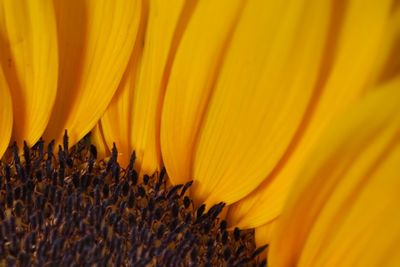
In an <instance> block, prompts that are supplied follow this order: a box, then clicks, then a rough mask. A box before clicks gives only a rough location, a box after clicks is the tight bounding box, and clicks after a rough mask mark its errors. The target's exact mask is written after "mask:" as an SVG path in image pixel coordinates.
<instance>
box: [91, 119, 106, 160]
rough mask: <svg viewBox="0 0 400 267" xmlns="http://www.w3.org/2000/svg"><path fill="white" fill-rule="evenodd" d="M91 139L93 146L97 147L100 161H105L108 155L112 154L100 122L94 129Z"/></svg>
mask: <svg viewBox="0 0 400 267" xmlns="http://www.w3.org/2000/svg"><path fill="white" fill-rule="evenodd" d="M91 138H92V140H91V141H92V143H93V145H95V146H96V149H97V158H98V159H104V158H105V157H106V156H107V155H109V154H110V151H109V149H108V147H107V144H106V142H105V139H104V134H103V129H102V125H101V123H100V122H99V123H97V124H96V126H95V127H94V128H93V129H92V131H91Z"/></svg>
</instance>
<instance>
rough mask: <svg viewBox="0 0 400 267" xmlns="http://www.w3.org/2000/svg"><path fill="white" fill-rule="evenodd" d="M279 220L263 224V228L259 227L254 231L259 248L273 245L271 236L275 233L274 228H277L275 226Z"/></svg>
mask: <svg viewBox="0 0 400 267" xmlns="http://www.w3.org/2000/svg"><path fill="white" fill-rule="evenodd" d="M278 220H279V218H278V219H276V220H273V221H270V222H268V223H266V224H263V225H261V226H258V227H256V228H255V229H254V231H255V233H254V234H255V240H256V246H257V247H261V246H264V245H266V244H270V243H271V236H272V233H273V231H274V228H275V227H276V226H275V225H276V224H277V221H278Z"/></svg>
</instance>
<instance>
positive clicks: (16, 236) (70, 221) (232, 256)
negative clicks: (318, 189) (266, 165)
mask: <svg viewBox="0 0 400 267" xmlns="http://www.w3.org/2000/svg"><path fill="white" fill-rule="evenodd" d="M88 140H89V138H85V139H84V140H82V141H81V142H80V143H78V144H77V145H76V146H74V147H72V148H71V149H69V148H68V138H67V135H65V137H64V145H63V146H59V147H58V151H57V152H55V151H54V142H51V143H49V144H48V146H47V150H46V151H45V148H44V142H43V141H42V140H41V141H39V142H38V143H37V144H36V145H35V146H34V147H33V148H28V146H26V145H25V146H24V149H23V157H21V158H20V156H19V151H18V148H17V146H16V145H14V146H13V147H12V148H10V154H11V155H10V156H9V158H10V159H9V162H7V163H4V162H3V163H1V166H0V220H1V221H0V264H1V265H3V264H6V265H8V266H15V265H18V266H32V265H34V266H110V265H112V266H114V265H115V266H247V265H249V266H254V265H260V266H262V265H265V262H259V261H258V260H257V256H258V255H259V254H260V253H261V252H262V250H263V249H264V248H260V249H257V250H256V249H255V245H254V234H253V231H249V230H248V231H240V230H239V229H237V228H236V229H235V230H234V231H232V232H230V231H227V224H226V222H225V221H224V220H222V221H221V220H220V219H219V218H218V215H219V214H220V212H221V211H222V209H223V207H224V204H223V203H220V204H217V205H215V206H213V207H211V208H210V209H209V210H208V211H207V212H205V206H204V205H203V206H200V207H199V208H197V209H195V208H194V207H193V204H192V201H191V199H190V198H189V197H188V196H187V195H186V194H185V192H186V191H187V189H188V188H189V187H190V186H191V182H189V183H187V184H185V185H177V186H167V183H166V175H165V171H161V173H159V174H158V173H156V174H154V175H152V176H148V175H145V176H144V177H143V179H141V180H142V181H140V182H139V181H138V175H137V172H136V171H135V170H134V168H133V166H134V161H135V154H133V155H132V157H131V161H130V164H129V166H128V167H127V168H126V169H123V168H121V167H120V166H119V164H118V162H117V149H116V148H115V146H114V148H113V150H112V155H111V157H110V159H109V160H108V161H107V162H105V161H102V160H100V161H98V160H97V152H96V148H95V147H94V146H93V145H91V144H90V143H89V141H88Z"/></svg>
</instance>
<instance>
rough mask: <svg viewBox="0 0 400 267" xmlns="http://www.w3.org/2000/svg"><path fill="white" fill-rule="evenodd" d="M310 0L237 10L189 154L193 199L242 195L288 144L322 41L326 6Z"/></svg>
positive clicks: (259, 4) (230, 198)
mask: <svg viewBox="0 0 400 267" xmlns="http://www.w3.org/2000/svg"><path fill="white" fill-rule="evenodd" d="M313 3H314V4H313V5H310V4H309V2H308V1H297V0H294V1H286V2H279V1H278V2H277V1H265V0H260V1H248V2H247V4H246V6H245V7H244V8H243V10H242V14H241V17H240V19H239V21H238V24H237V27H236V28H235V30H234V33H233V36H232V38H231V42H230V44H229V47H228V48H227V52H226V56H225V58H224V61H223V63H222V66H221V69H220V70H219V73H218V77H217V80H216V83H215V87H214V89H213V92H212V97H211V99H210V101H209V104H208V106H207V111H206V114H205V117H204V119H203V122H202V125H201V128H200V130H199V134H198V139H197V140H196V147H195V149H193V152H192V153H194V156H193V166H192V173H191V177H190V178H193V179H194V181H195V183H194V185H193V187H192V193H193V197H194V199H195V200H196V201H197V202H206V203H207V204H208V205H209V206H210V205H212V204H215V203H216V202H219V201H224V202H226V203H228V204H231V203H233V202H235V201H237V200H239V199H241V198H243V197H244V196H246V195H247V194H248V193H249V192H251V191H252V190H253V189H254V188H255V187H257V186H258V185H259V184H260V183H261V182H262V180H263V179H264V178H265V177H266V176H267V174H268V173H270V172H271V171H272V170H273V168H274V167H275V166H276V164H277V163H278V162H279V161H280V159H281V158H282V156H283V155H284V153H285V151H286V150H287V149H288V147H289V145H290V142H291V140H292V139H293V138H294V136H295V134H296V131H297V128H298V127H299V126H300V123H301V120H302V117H303V115H304V113H305V112H306V107H307V104H308V103H309V102H310V101H312V98H313V94H314V93H315V91H314V86H315V83H316V79H317V74H318V68H319V64H320V61H321V54H322V53H321V52H322V48H323V46H324V42H325V38H326V36H325V32H326V27H327V26H328V25H327V23H328V19H327V18H328V11H329V3H328V2H324V1H315V2H313ZM299 38H301V40H302V41H301V42H298V41H297V40H299ZM288 77H290V78H288ZM182 78H184V77H182Z"/></svg>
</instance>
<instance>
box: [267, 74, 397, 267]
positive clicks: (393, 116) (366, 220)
mask: <svg viewBox="0 0 400 267" xmlns="http://www.w3.org/2000/svg"><path fill="white" fill-rule="evenodd" d="M399 103H400V77H398V78H397V79H396V80H394V81H391V82H390V83H388V84H385V85H383V86H381V87H380V88H377V90H376V91H374V92H371V93H369V94H368V95H367V96H366V97H365V99H363V100H362V101H361V102H360V103H359V104H358V105H356V106H355V107H354V108H352V109H350V110H349V111H348V112H346V114H344V115H343V116H342V117H341V118H340V119H338V120H336V121H334V122H333V123H332V125H331V126H330V127H329V128H327V130H326V131H325V134H324V135H323V136H322V138H321V139H320V140H319V142H318V146H317V147H316V149H315V150H313V152H312V153H311V154H310V157H309V158H308V161H307V163H306V165H305V166H304V168H303V170H302V171H301V172H300V174H299V175H298V178H297V180H296V183H295V185H294V186H293V190H292V191H291V194H290V195H289V200H288V202H287V205H286V206H285V208H284V210H283V213H282V215H281V216H280V218H279V224H277V228H276V229H275V231H274V233H275V234H274V235H273V236H272V241H271V250H270V254H269V257H270V262H271V265H272V266H398V265H399V264H400V254H399V253H397V251H396V250H395V248H397V247H398V246H399V245H400V228H399V225H400V216H399V215H398V213H397V212H396V210H397V208H398V203H399V201H400V190H399V188H400V173H399V171H398V166H399V164H400V142H399V141H400V108H399Z"/></svg>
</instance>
